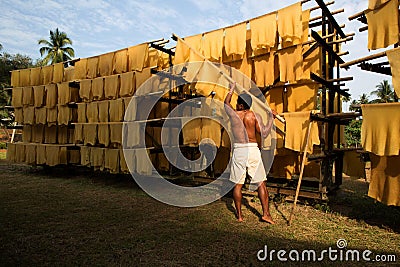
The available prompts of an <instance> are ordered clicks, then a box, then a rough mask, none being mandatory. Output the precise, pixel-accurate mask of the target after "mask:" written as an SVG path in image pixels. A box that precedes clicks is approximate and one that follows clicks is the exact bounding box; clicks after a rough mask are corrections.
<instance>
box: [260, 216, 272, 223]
mask: <svg viewBox="0 0 400 267" xmlns="http://www.w3.org/2000/svg"><path fill="white" fill-rule="evenodd" d="M261 221H263V222H267V223H269V224H275V222H274V220H272V217H271V215H268V216H262V217H261Z"/></svg>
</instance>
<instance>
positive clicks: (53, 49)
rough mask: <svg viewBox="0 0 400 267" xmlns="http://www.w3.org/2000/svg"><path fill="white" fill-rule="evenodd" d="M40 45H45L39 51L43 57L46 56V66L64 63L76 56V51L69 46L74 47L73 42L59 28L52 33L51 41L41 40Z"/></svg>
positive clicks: (44, 60)
mask: <svg viewBox="0 0 400 267" xmlns="http://www.w3.org/2000/svg"><path fill="white" fill-rule="evenodd" d="M38 44H39V45H43V46H42V47H41V48H40V49H39V51H40V55H41V56H42V57H43V56H44V55H46V56H45V57H44V58H43V63H44V64H46V65H47V64H55V63H59V62H64V61H67V60H70V59H72V58H73V57H74V56H75V51H74V49H73V48H72V47H71V46H69V45H72V40H71V39H70V38H69V37H68V36H67V34H66V33H65V32H62V31H59V30H58V28H56V30H55V31H50V36H49V40H46V39H40V40H39V41H38Z"/></svg>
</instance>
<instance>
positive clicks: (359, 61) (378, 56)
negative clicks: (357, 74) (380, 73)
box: [340, 52, 386, 68]
mask: <svg viewBox="0 0 400 267" xmlns="http://www.w3.org/2000/svg"><path fill="white" fill-rule="evenodd" d="M381 57H386V52H380V53H377V54H374V55H370V56H366V57H363V58H359V59H355V60H352V61H349V62H346V63H343V64H340V67H341V68H348V67H350V66H352V65H356V64H358V63H362V62H365V61H369V60H373V59H377V58H381Z"/></svg>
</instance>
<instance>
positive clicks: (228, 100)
mask: <svg viewBox="0 0 400 267" xmlns="http://www.w3.org/2000/svg"><path fill="white" fill-rule="evenodd" d="M235 87H236V83H230V84H229V92H228V94H227V95H226V97H225V101H224V104H225V105H224V107H225V111H226V113H227V114H228V115H230V114H231V113H232V112H234V109H233V107H232V105H231V100H232V94H233V89H235Z"/></svg>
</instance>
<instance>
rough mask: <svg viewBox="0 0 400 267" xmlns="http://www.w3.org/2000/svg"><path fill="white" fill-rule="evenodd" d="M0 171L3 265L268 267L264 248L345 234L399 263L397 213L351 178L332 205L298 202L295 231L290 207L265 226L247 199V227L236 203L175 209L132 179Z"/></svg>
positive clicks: (323, 242)
mask: <svg viewBox="0 0 400 267" xmlns="http://www.w3.org/2000/svg"><path fill="white" fill-rule="evenodd" d="M0 172H1V175H0V266H2V265H4V266H9V265H30V266H32V265H49V266H53V265H131V266H132V265H133V266H137V265H138V266H266V265H267V262H263V263H260V262H258V261H257V257H256V254H257V252H258V251H259V250H260V249H262V248H263V247H264V245H268V248H269V249H275V250H279V249H287V250H289V249H297V250H303V249H315V250H317V251H321V250H322V249H327V248H328V247H336V241H337V240H338V239H339V238H344V239H346V240H347V242H348V244H349V247H350V248H353V249H360V250H364V249H369V250H371V251H373V252H374V253H381V254H396V255H397V258H398V261H399V260H400V249H399V244H400V235H399V233H400V228H399V222H400V211H399V209H396V208H391V207H386V206H383V205H380V204H376V203H374V202H373V201H372V200H371V199H369V198H367V197H365V192H366V184H365V183H364V182H362V181H358V180H357V181H354V180H345V183H346V184H345V185H344V188H343V189H342V190H341V191H340V192H339V193H338V194H337V195H336V196H335V197H333V198H332V199H331V200H330V201H329V203H328V204H327V205H328V206H329V209H326V208H320V207H318V206H317V207H316V208H315V207H313V206H305V205H298V206H297V209H296V215H295V218H294V221H293V222H292V225H291V226H287V218H288V217H289V214H290V211H291V208H292V204H290V203H282V204H277V203H271V213H272V216H273V218H274V219H275V221H276V222H277V224H276V225H267V224H265V223H262V222H260V221H259V218H258V216H259V211H260V210H261V207H260V204H259V202H258V201H251V200H252V198H250V197H247V198H245V199H244V204H245V205H244V210H243V212H244V217H245V222H244V223H241V224H239V223H237V222H236V220H235V217H234V213H233V203H232V199H230V198H228V197H225V198H223V199H221V200H220V201H216V202H214V203H212V204H209V205H206V206H203V207H197V208H177V207H172V206H168V205H165V204H163V203H160V202H158V201H156V200H154V199H152V198H150V197H148V196H147V195H146V194H145V193H144V192H143V191H141V190H140V189H139V188H137V186H136V185H135V184H134V182H133V180H132V179H131V178H129V177H126V176H115V175H106V174H98V173H93V172H82V171H79V172H78V171H74V170H73V169H68V170H62V169H58V170H57V169H54V170H47V171H43V170H36V169H33V168H30V167H27V166H21V165H8V164H7V163H6V162H5V161H0ZM272 263H273V264H274V265H285V264H281V263H279V262H278V261H277V260H275V261H274V262H272ZM325 264H328V265H334V263H331V262H325ZM286 265H287V263H286ZM316 265H317V264H316ZM318 265H320V264H318ZM343 265H346V266H347V265H359V266H365V262H362V263H359V264H357V263H354V262H353V263H351V264H350V263H345V264H343Z"/></svg>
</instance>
